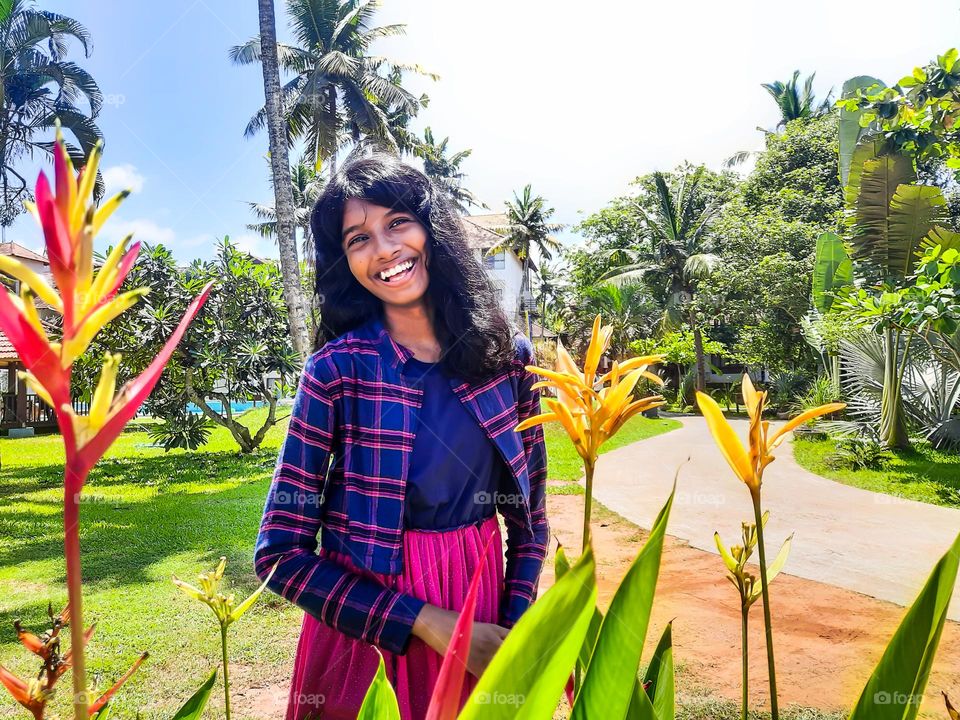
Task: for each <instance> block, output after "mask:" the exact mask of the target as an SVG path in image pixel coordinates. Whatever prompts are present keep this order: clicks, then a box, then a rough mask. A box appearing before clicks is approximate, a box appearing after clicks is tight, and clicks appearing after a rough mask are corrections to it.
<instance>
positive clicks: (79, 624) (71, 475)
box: [63, 462, 88, 720]
mask: <svg viewBox="0 0 960 720" xmlns="http://www.w3.org/2000/svg"><path fill="white" fill-rule="evenodd" d="M83 479H84V478H81V477H79V476H78V473H77V471H76V470H75V469H74V468H73V467H72V466H71V464H70V463H69V462H68V463H67V466H66V468H65V470H64V483H63V487H64V498H63V552H64V559H65V560H66V564H67V597H68V599H69V602H70V650H71V653H72V654H71V657H72V658H73V715H74V718H76V720H87V715H88V711H87V708H88V702H87V667H86V654H85V652H84V637H83V582H82V578H81V571H80V497H79V494H80V493H79V490H75V489H74V488H80V487H83Z"/></svg>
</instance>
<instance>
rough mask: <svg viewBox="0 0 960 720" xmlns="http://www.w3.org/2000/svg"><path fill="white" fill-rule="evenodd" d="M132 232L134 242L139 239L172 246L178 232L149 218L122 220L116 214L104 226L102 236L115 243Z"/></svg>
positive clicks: (151, 243) (152, 243)
mask: <svg viewBox="0 0 960 720" xmlns="http://www.w3.org/2000/svg"><path fill="white" fill-rule="evenodd" d="M130 233H133V239H134V242H136V241H137V240H139V241H141V242H145V243H149V244H150V245H158V244H159V245H164V246H166V247H168V248H172V247H173V245H174V244H175V243H176V241H177V233H176V232H175V231H174V229H173V228H171V227H166V226H163V225H158V224H157V223H155V222H154V221H153V220H150V219H148V218H134V219H133V220H121V219H120V218H118V217H116V216H114V217H112V218H110V222H108V223H107V224H106V225H104V226H103V231H102V232H101V234H100V236H101V237H102V238H103V239H105V240H106V241H107V242H109V243H110V244H111V245H113V244H115V243H117V242H119V241H120V240H122V239H123V238H125V237H126V236H127V235H129V234H130Z"/></svg>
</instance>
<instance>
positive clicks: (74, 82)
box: [0, 0, 103, 226]
mask: <svg viewBox="0 0 960 720" xmlns="http://www.w3.org/2000/svg"><path fill="white" fill-rule="evenodd" d="M33 5H34V3H33V2H32V0H13V1H12V2H9V3H7V7H5V8H4V9H5V10H6V11H7V12H6V14H5V15H4V16H3V17H2V18H0V38H2V41H0V58H2V59H0V77H2V78H3V92H2V94H0V109H2V112H0V193H2V194H0V225H3V226H9V225H10V224H11V223H12V222H13V221H14V219H15V218H16V217H17V216H18V215H19V214H20V213H22V212H23V201H24V200H32V199H33V196H32V194H31V193H30V189H29V187H28V186H27V181H26V179H25V178H24V177H23V176H22V175H21V174H20V172H18V171H17V167H18V165H19V164H20V162H22V161H23V160H24V159H28V158H33V157H34V155H35V154H36V153H38V152H39V153H41V154H42V155H44V156H46V157H48V158H52V157H53V154H54V151H55V150H54V143H53V142H50V140H49V139H46V138H45V137H44V136H46V135H47V134H48V133H49V132H50V131H51V130H53V129H54V127H55V125H56V124H57V123H59V126H60V127H62V128H63V129H64V130H67V131H68V132H69V133H70V134H71V135H73V137H74V139H75V141H76V142H75V144H74V143H68V144H66V145H65V147H66V149H67V153H68V154H69V156H70V158H71V160H73V161H74V162H75V163H77V164H78V165H82V164H83V161H84V158H86V157H87V155H89V154H90V152H91V151H92V150H93V147H94V145H95V144H96V143H97V141H98V140H102V138H103V134H102V133H101V131H100V128H99V127H98V126H97V124H96V122H95V121H96V118H97V115H99V113H100V109H101V107H102V106H103V94H102V93H101V92H100V88H99V86H98V85H97V82H96V81H95V80H94V79H93V76H91V75H90V73H88V72H87V71H86V70H84V69H83V68H82V67H80V66H79V65H77V64H76V63H75V62H73V61H71V60H69V59H68V56H69V52H68V50H69V43H70V41H71V40H76V41H77V42H78V43H79V44H80V46H81V48H82V50H83V55H84V57H90V50H91V37H90V33H89V31H88V30H87V29H86V28H85V27H84V26H83V25H82V24H81V23H79V22H77V21H76V20H74V19H73V18H70V17H67V16H65V15H60V14H58V13H54V12H50V11H47V10H38V9H36V8H35V7H33ZM38 136H39V137H38ZM41 138H43V139H41ZM102 194H103V182H102V178H99V177H98V186H97V188H96V195H97V197H98V198H99V197H100V196H101V195H102Z"/></svg>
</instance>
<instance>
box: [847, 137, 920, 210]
mask: <svg viewBox="0 0 960 720" xmlns="http://www.w3.org/2000/svg"><path fill="white" fill-rule="evenodd" d="M884 156H889V157H893V158H896V159H898V163H899V164H898V166H897V171H898V180H899V182H901V183H905V182H915V181H916V179H917V176H916V173H914V172H913V164H912V163H911V162H910V161H909V160H908V159H907V158H905V157H903V156H897V155H891V154H890V153H889V143H888V142H887V141H886V140H885V139H884V138H882V137H880V136H878V135H870V136H867V137H864V138H863V139H862V140H861V141H860V142H859V143H858V144H857V147H856V148H855V149H854V151H853V159H852V160H851V162H850V169H849V173H848V175H847V184H846V185H844V186H843V200H844V206H845V221H846V223H847V225H851V226H852V225H853V224H854V223H855V221H856V212H855V211H856V208H857V199H858V198H859V197H860V184H861V181H862V178H863V170H864V165H865V164H866V163H867V162H869V161H871V160H877V159H878V158H880V157H884ZM894 187H896V186H894Z"/></svg>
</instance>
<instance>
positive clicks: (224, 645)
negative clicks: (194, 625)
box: [220, 625, 230, 720]
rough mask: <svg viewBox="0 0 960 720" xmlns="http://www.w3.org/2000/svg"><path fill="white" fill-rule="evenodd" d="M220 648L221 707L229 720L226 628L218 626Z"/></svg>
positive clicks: (228, 667) (228, 663) (228, 671)
mask: <svg viewBox="0 0 960 720" xmlns="http://www.w3.org/2000/svg"><path fill="white" fill-rule="evenodd" d="M220 647H221V649H222V650H223V706H224V708H225V710H226V714H227V720H230V662H229V660H228V659H227V626H226V625H221V626H220Z"/></svg>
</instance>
